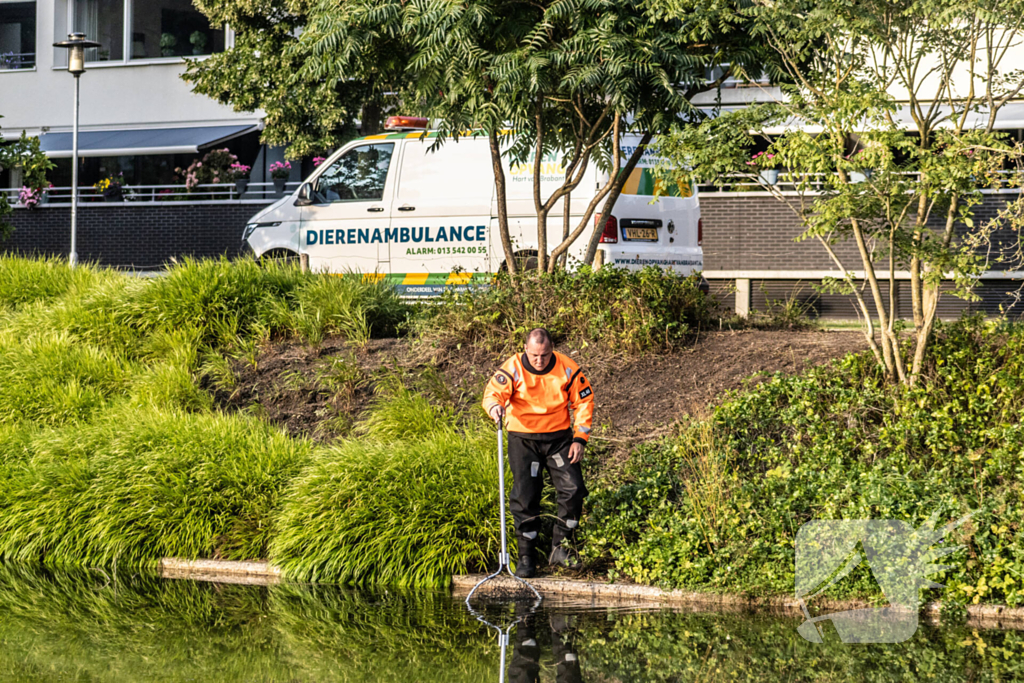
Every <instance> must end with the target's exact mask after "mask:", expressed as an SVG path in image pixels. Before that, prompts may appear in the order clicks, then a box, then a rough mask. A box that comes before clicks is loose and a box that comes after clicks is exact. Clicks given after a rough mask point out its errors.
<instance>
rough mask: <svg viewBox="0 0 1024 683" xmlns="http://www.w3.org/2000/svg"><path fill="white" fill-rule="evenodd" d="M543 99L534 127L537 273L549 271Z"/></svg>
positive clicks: (536, 111)
mask: <svg viewBox="0 0 1024 683" xmlns="http://www.w3.org/2000/svg"><path fill="white" fill-rule="evenodd" d="M541 106H542V100H541V98H539V97H538V98H537V105H536V107H535V109H534V125H535V126H536V127H537V139H536V141H535V147H534V151H533V154H534V157H533V207H534V210H535V211H536V213H537V272H538V273H543V272H545V271H547V269H548V210H547V209H546V208H545V205H546V204H547V202H545V201H544V200H543V199H541V196H540V186H541V182H540V179H541V170H542V168H543V164H544V120H543V119H542V118H541Z"/></svg>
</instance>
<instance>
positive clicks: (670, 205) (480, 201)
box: [242, 117, 704, 296]
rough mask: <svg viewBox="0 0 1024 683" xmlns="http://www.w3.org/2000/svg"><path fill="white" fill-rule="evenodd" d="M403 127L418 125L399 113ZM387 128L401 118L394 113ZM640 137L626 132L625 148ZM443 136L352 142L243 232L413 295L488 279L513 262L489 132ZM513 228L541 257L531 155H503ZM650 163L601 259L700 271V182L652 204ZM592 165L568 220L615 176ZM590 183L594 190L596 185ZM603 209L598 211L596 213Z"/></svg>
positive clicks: (557, 213) (553, 166) (551, 224)
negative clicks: (504, 236)
mask: <svg viewBox="0 0 1024 683" xmlns="http://www.w3.org/2000/svg"><path fill="white" fill-rule="evenodd" d="M398 118H399V121H398V122H397V123H398V124H406V125H408V124H409V123H410V122H415V123H421V125H423V126H424V127H425V120H422V119H420V120H410V119H408V118H406V117H398ZM389 123H393V121H392V120H389ZM638 140H639V137H632V136H626V137H625V138H624V139H623V145H622V146H623V151H624V152H625V153H626V154H629V153H630V152H631V151H632V150H631V149H630V147H629V145H630V144H633V145H635V144H636V143H637V141H638ZM435 141H436V140H435V139H434V136H433V134H431V133H428V132H426V131H425V130H423V129H419V130H414V131H412V132H410V131H409V130H408V129H407V128H406V129H404V130H402V132H391V133H385V134H382V135H371V136H369V137H365V138H362V139H360V140H355V141H353V142H350V143H349V144H347V145H345V146H344V147H342V148H341V149H339V150H338V151H337V152H335V153H334V154H332V155H331V156H330V157H329V158H328V159H327V160H326V161H324V162H323V163H321V164H320V166H318V167H317V169H316V170H315V171H314V172H313V173H312V175H310V177H309V178H308V179H307V180H306V181H305V182H304V183H303V184H302V186H300V187H299V189H298V190H296V192H295V193H293V194H292V195H290V196H287V197H285V198H283V199H281V200H280V201H278V202H276V203H275V204H273V205H271V206H268V207H267V208H265V209H263V210H262V211H260V212H259V213H258V214H256V215H255V216H253V217H252V219H251V220H250V222H249V224H248V225H247V226H246V228H245V233H244V235H243V238H242V239H243V241H244V242H248V244H249V246H250V247H251V248H252V250H253V252H254V254H255V256H256V257H257V258H259V257H262V256H263V255H264V254H269V253H273V254H280V255H291V256H295V255H299V254H308V255H309V266H310V269H311V270H314V271H326V272H332V273H340V272H347V271H358V272H363V273H378V274H380V275H381V276H383V277H385V278H387V279H388V280H390V281H391V282H393V283H394V284H395V285H396V287H397V288H398V290H399V292H400V293H402V294H404V295H406V296H431V295H436V294H439V293H441V292H442V291H444V290H445V289H446V288H451V287H455V288H457V289H460V288H464V287H467V286H471V285H473V284H477V283H483V282H487V281H488V280H489V277H490V276H489V274H490V273H494V272H497V271H499V270H501V269H502V268H504V266H505V255H504V250H503V249H502V247H501V237H500V233H499V231H498V218H497V216H498V214H497V201H496V192H495V185H494V175H493V171H492V167H491V156H490V146H489V144H488V140H487V138H486V137H485V136H483V135H481V136H473V137H465V138H460V139H459V140H458V141H452V140H449V141H447V142H446V143H445V144H444V145H443V146H441V147H440V148H439V149H437V150H436V151H431V149H430V148H431V146H432V145H433V144H434V142H435ZM504 163H505V174H506V178H507V183H506V187H507V192H506V195H507V204H508V216H509V231H510V233H511V237H512V241H513V244H514V246H515V250H516V254H517V257H520V258H523V259H524V260H525V259H527V258H529V257H530V256H535V255H536V253H537V252H536V250H537V230H536V213H535V211H534V203H533V173H534V164H533V162H532V161H531V162H528V163H522V164H514V163H513V164H509V162H508V160H506V161H505V162H504ZM652 166H653V160H651V159H650V158H648V159H645V160H643V161H642V162H641V163H640V165H639V166H638V167H637V168H636V169H635V170H634V172H633V173H632V175H631V176H630V178H629V179H628V181H627V182H626V185H625V187H624V189H623V192H622V195H621V196H620V197H619V199H618V201H617V202H616V203H615V207H614V210H613V217H612V218H611V219H610V220H609V221H608V222H607V224H606V225H605V228H604V232H603V235H602V237H601V244H600V246H599V250H600V251H601V252H602V253H601V254H598V259H597V262H598V263H603V264H605V265H609V264H610V265H614V266H616V267H620V268H630V269H639V268H642V267H644V266H648V265H653V266H659V267H661V268H665V269H669V270H673V271H675V272H678V273H681V274H690V273H692V272H694V271H699V270H702V269H703V263H704V255H703V251H702V249H701V241H702V234H701V233H702V229H701V220H700V206H699V204H698V201H697V197H696V193H695V191H694V190H693V188H691V187H688V186H682V187H680V188H672V192H671V195H670V196H662V197H661V198H660V199H659V200H658V201H657V202H654V203H651V199H652V198H653V197H652V195H653V190H654V182H655V181H654V178H653V175H652V173H653V171H652ZM564 173H565V169H564V167H563V166H562V164H561V162H560V160H559V159H558V158H557V157H556V156H554V155H552V157H551V158H550V159H545V160H544V161H543V163H542V166H541V174H542V175H541V191H542V193H543V196H545V197H547V196H548V195H550V193H551V192H552V191H553V190H554V189H555V188H557V187H559V186H560V184H561V182H562V179H563V177H564ZM607 177H608V176H607V174H602V173H601V172H600V171H599V170H598V169H597V168H596V166H595V165H594V164H593V163H591V165H590V169H589V170H588V177H587V178H586V179H585V180H584V181H583V182H582V183H581V184H580V186H579V187H578V188H577V189H576V191H575V192H574V193H573V196H572V203H571V206H570V210H569V214H570V226H572V227H575V226H576V225H578V223H579V221H580V220H581V218H582V214H583V211H584V209H585V207H586V206H587V204H588V203H589V202H590V200H591V198H592V197H593V193H596V191H597V189H599V188H600V187H602V186H603V185H604V183H605V181H606V180H607ZM591 188H593V189H591ZM562 210H563V203H562V202H561V201H559V202H558V206H557V207H556V209H555V210H554V211H552V212H551V215H550V216H549V220H548V248H549V249H551V248H553V247H554V246H555V245H557V244H559V243H560V242H561V241H562V213H561V212H562ZM598 214H600V207H599V210H598V211H597V212H595V219H594V220H595V221H596V220H597V218H596V216H597V215H598ZM590 234H591V233H590V230H586V231H585V232H584V233H583V235H581V236H580V238H579V239H578V240H577V241H576V243H575V244H574V245H573V246H572V247H571V248H570V250H569V266H570V268H572V267H574V265H576V264H578V263H579V262H580V261H581V259H582V257H583V254H584V252H585V250H586V246H587V240H588V239H589V238H590Z"/></svg>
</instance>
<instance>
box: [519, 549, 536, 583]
mask: <svg viewBox="0 0 1024 683" xmlns="http://www.w3.org/2000/svg"><path fill="white" fill-rule="evenodd" d="M536 573H537V561H536V560H534V559H533V556H531V555H523V556H522V557H520V558H519V562H518V563H517V564H516V576H518V577H519V578H520V579H532V578H533V575H534V574H536Z"/></svg>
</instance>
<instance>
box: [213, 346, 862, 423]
mask: <svg viewBox="0 0 1024 683" xmlns="http://www.w3.org/2000/svg"><path fill="white" fill-rule="evenodd" d="M863 348H864V338H863V335H861V334H860V333H859V332H822V331H806V332H794V331H760V330H742V331H725V332H717V331H716V332H704V333H701V334H700V335H699V336H698V337H696V338H695V339H694V340H693V341H692V342H691V343H690V344H688V345H687V346H684V347H682V348H679V349H676V350H674V351H672V352H669V353H662V354H650V355H645V356H642V357H635V358H627V357H624V356H621V355H614V354H607V353H601V352H597V351H593V350H589V349H572V348H559V350H560V351H561V352H563V353H568V354H570V355H571V356H572V357H573V358H575V359H576V360H577V362H579V363H580V364H581V365H582V366H583V368H584V369H585V370H586V371H587V373H588V376H589V377H590V379H591V382H592V384H593V385H594V388H595V393H596V395H597V406H596V411H595V416H594V424H595V427H596V431H595V434H597V435H598V436H602V437H605V438H611V439H616V438H628V439H636V440H643V439H646V438H652V437H656V436H660V435H662V434H665V433H668V432H670V431H671V429H672V425H673V424H674V423H676V422H678V421H679V420H680V419H681V418H682V417H684V416H685V415H699V414H702V413H704V412H706V411H707V410H708V408H710V407H711V406H713V405H714V404H715V403H717V402H718V401H719V400H721V398H722V397H723V395H724V394H725V393H726V392H728V391H730V390H733V389H739V388H741V387H743V386H744V385H748V384H756V383H758V382H760V381H763V379H764V378H766V377H768V376H770V375H771V374H773V373H775V372H782V373H784V374H795V373H797V372H800V371H802V370H804V369H805V368H807V367H809V366H812V365H819V364H821V363H825V362H828V361H829V360H832V359H834V358H840V357H842V356H844V355H846V354H847V353H849V352H851V351H860V350H862V349H863ZM502 360H503V359H502V358H498V357H491V355H490V354H487V353H484V352H482V351H480V350H478V349H456V350H454V351H440V350H435V349H429V348H424V346H423V345H419V344H415V343H412V342H411V341H410V340H407V339H377V340H371V341H370V342H369V343H367V344H366V345H355V344H350V343H348V342H345V341H344V340H341V339H326V340H325V341H324V342H323V343H322V344H320V345H319V346H309V345H307V344H302V343H297V342H283V343H276V344H271V345H269V346H267V347H265V348H263V349H262V350H261V352H260V354H259V356H258V358H257V360H256V363H255V365H253V364H251V363H247V362H244V361H234V362H233V370H234V372H235V375H236V384H235V386H234V387H230V388H224V387H219V388H217V387H211V389H212V390H213V391H214V393H215V395H216V396H217V399H218V401H219V403H220V404H221V406H222V407H224V408H226V409H230V410H246V411H252V412H256V413H258V414H260V415H262V416H263V417H265V418H266V419H268V420H270V421H271V422H273V423H274V424H277V425H280V426H282V427H284V428H285V429H287V430H288V431H289V432H290V433H291V434H293V435H296V436H308V437H311V438H313V439H316V440H317V441H331V440H334V439H336V438H338V437H341V436H345V435H347V434H348V433H349V432H350V430H351V428H352V425H354V424H355V422H357V421H358V420H359V417H360V416H361V415H362V414H363V412H364V411H365V410H366V409H367V407H368V406H369V405H370V403H371V402H372V400H373V397H374V391H375V388H376V387H377V386H378V385H379V384H380V382H382V381H387V380H388V378H393V377H394V376H396V375H399V376H402V377H403V378H404V381H407V382H409V383H412V384H413V385H414V386H415V387H416V388H417V389H418V390H419V391H421V392H423V393H425V394H426V395H428V396H429V397H430V398H431V400H433V401H437V402H440V403H445V404H448V405H450V406H451V407H453V408H456V409H457V410H458V411H460V412H466V413H469V414H472V411H474V410H475V406H476V404H477V403H478V401H479V397H480V392H481V391H482V388H483V385H484V382H485V381H486V378H487V377H488V376H489V375H490V373H491V372H493V371H494V368H495V367H496V366H497V365H498V364H499V363H500V362H501V361H502Z"/></svg>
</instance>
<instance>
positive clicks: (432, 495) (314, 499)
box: [271, 392, 498, 586]
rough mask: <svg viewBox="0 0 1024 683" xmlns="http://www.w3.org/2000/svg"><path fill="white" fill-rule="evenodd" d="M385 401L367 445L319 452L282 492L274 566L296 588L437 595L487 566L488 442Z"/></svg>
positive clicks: (411, 404)
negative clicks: (305, 583)
mask: <svg viewBox="0 0 1024 683" xmlns="http://www.w3.org/2000/svg"><path fill="white" fill-rule="evenodd" d="M429 410H431V409H430V407H429V406H427V405H426V404H425V402H423V399H422V398H421V397H417V396H415V395H413V394H410V393H408V392H396V393H395V394H393V395H389V396H386V397H384V398H383V399H382V400H381V402H380V404H379V405H378V406H377V409H376V411H375V415H373V416H371V417H370V419H369V421H368V425H369V426H364V427H363V429H364V431H365V432H366V433H367V436H366V437H365V438H362V439H359V440H350V441H345V442H343V443H342V444H340V445H338V446H334V447H332V448H328V449H326V450H323V451H320V452H318V453H317V455H316V456H315V457H314V459H313V461H312V463H311V464H310V465H309V466H308V467H307V468H306V469H305V470H304V471H303V472H302V473H301V474H300V475H299V476H298V477H297V478H296V479H295V481H294V482H293V483H292V484H291V486H290V487H289V489H288V492H287V494H286V496H285V499H284V502H283V504H282V506H281V511H280V514H279V515H278V517H277V534H276V535H275V537H274V539H273V541H272V543H271V559H272V560H273V561H274V562H275V563H277V564H278V565H280V566H281V567H282V568H283V569H284V571H285V573H286V574H287V575H288V576H290V577H292V578H295V579H299V580H309V581H337V582H342V583H348V584H355V585H394V586H442V585H446V584H447V582H448V580H449V578H450V576H451V575H452V574H459V573H466V572H468V571H472V570H475V569H481V568H484V567H486V566H487V564H488V561H489V560H491V559H493V558H494V557H495V556H496V552H497V545H498V524H497V521H496V519H495V514H494V511H495V510H496V509H497V504H498V499H497V472H495V471H494V470H495V460H494V449H495V444H494V436H493V434H492V433H491V432H490V431H489V430H481V429H480V428H475V427H470V428H469V429H467V430H466V431H460V430H459V429H457V428H456V427H455V426H454V425H452V423H451V422H444V421H440V420H435V421H433V423H431V420H430V418H428V417H425V416H424V412H425V411H429Z"/></svg>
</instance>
